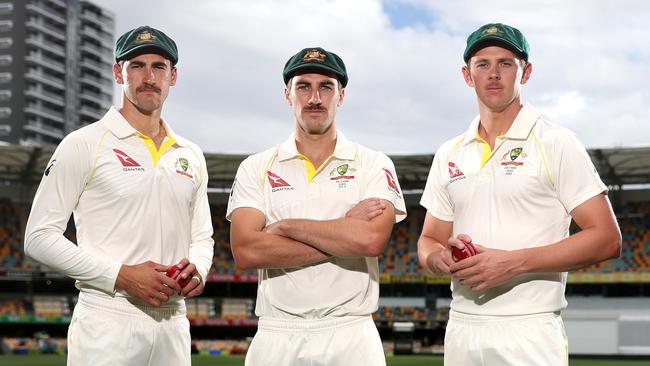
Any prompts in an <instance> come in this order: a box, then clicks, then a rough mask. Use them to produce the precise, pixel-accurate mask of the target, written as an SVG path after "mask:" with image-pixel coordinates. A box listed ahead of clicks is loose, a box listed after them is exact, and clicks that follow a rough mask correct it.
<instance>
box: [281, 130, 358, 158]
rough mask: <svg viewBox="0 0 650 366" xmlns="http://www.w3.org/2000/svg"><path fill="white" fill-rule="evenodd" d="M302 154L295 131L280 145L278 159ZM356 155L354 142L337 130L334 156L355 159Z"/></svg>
mask: <svg viewBox="0 0 650 366" xmlns="http://www.w3.org/2000/svg"><path fill="white" fill-rule="evenodd" d="M300 155H301V154H300V153H299V152H298V148H297V147H296V134H295V132H294V133H292V134H291V135H290V136H289V138H287V139H286V140H285V141H284V142H283V143H282V144H281V145H280V147H279V149H278V159H279V160H280V161H283V160H288V159H292V158H295V157H297V156H300ZM355 155H356V151H355V148H354V144H353V143H352V142H350V140H348V139H347V138H346V137H345V135H343V132H341V131H339V130H336V147H334V153H333V154H332V156H334V157H335V158H337V159H339V160H354V157H355Z"/></svg>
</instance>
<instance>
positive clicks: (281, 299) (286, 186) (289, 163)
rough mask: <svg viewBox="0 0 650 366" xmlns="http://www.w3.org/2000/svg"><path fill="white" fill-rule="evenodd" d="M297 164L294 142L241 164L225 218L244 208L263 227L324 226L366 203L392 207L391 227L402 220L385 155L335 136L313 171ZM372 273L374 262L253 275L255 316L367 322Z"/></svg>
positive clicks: (374, 296)
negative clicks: (298, 222)
mask: <svg viewBox="0 0 650 366" xmlns="http://www.w3.org/2000/svg"><path fill="white" fill-rule="evenodd" d="M305 159H306V158H305V157H304V156H302V155H301V154H300V153H299V152H298V150H297V149H296V143H295V136H294V135H291V136H290V137H289V138H288V139H287V140H286V141H285V142H284V143H283V144H281V145H279V146H278V147H276V148H273V149H270V150H267V151H264V152H262V153H259V154H255V155H252V156H249V157H248V158H247V159H246V160H244V161H243V162H242V163H241V165H240V166H239V170H238V171H237V177H236V180H235V183H234V185H233V191H232V193H231V198H230V201H229V203H228V210H227V213H226V217H227V218H228V219H230V215H231V213H232V212H233V211H234V210H235V209H237V208H239V207H252V208H255V209H257V210H259V211H261V212H262V213H263V214H264V216H265V217H266V223H267V225H269V224H272V223H274V222H276V221H280V220H284V219H291V218H302V219H312V220H331V219H337V218H341V217H344V216H345V213H346V212H347V211H348V210H349V209H350V208H352V207H353V206H354V205H356V204H357V203H358V202H360V201H361V200H364V199H366V198H380V199H385V200H387V201H390V202H392V204H393V205H394V206H395V213H396V222H399V221H401V220H403V219H404V218H405V217H406V207H405V204H404V199H403V196H402V193H401V189H400V187H399V183H398V181H397V176H396V174H395V168H394V166H393V162H392V161H391V160H390V158H388V157H387V156H386V155H385V154H382V153H379V152H375V151H371V150H369V149H367V148H365V147H363V146H361V145H359V144H355V143H352V142H350V141H348V140H347V139H346V138H345V136H343V134H342V133H341V132H340V131H337V141H336V148H335V150H334V154H333V155H332V156H331V157H330V158H329V159H328V160H326V161H325V163H323V165H322V167H321V168H320V169H318V170H316V171H315V172H314V171H312V172H309V171H308V170H307V169H306V164H305ZM314 173H315V174H314ZM310 177H311V179H310ZM378 272H379V269H378V265H377V257H346V258H340V257H333V258H330V259H329V260H326V261H324V262H320V263H316V264H312V265H306V266H302V267H298V268H285V269H261V270H259V280H258V290H257V304H256V309H255V313H256V314H257V315H258V316H260V317H272V318H285V319H297V318H304V319H322V318H326V317H335V316H346V315H368V314H371V313H373V312H374V311H376V310H377V303H378V300H379V273H378Z"/></svg>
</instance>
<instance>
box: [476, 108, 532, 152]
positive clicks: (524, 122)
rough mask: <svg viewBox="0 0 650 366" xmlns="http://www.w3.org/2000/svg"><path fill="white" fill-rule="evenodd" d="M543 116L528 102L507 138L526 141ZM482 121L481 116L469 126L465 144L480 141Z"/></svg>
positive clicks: (518, 115)
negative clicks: (479, 131) (479, 132)
mask: <svg viewBox="0 0 650 366" xmlns="http://www.w3.org/2000/svg"><path fill="white" fill-rule="evenodd" d="M540 116H541V114H540V113H539V112H538V111H537V109H536V108H535V107H534V106H533V105H532V104H530V103H528V102H526V103H525V104H524V106H523V108H521V110H520V111H519V113H518V114H517V118H515V120H514V122H513V123H512V126H510V128H509V129H508V132H506V134H505V137H506V139H509V140H525V139H526V138H527V137H528V135H529V134H530V131H531V130H532V129H533V127H534V126H535V122H537V120H538V119H539V117H540ZM480 121H481V116H480V115H479V116H476V118H474V120H473V121H472V123H471V124H470V125H469V128H468V129H467V132H465V139H464V141H463V144H469V143H470V142H476V141H479V134H478V126H479V123H480Z"/></svg>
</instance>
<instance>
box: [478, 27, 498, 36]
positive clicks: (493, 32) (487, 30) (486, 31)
mask: <svg viewBox="0 0 650 366" xmlns="http://www.w3.org/2000/svg"><path fill="white" fill-rule="evenodd" d="M495 33H499V28H497V27H490V28H488V29H486V30H484V31H483V34H481V35H482V36H484V35H487V34H495Z"/></svg>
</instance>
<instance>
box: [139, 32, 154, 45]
mask: <svg viewBox="0 0 650 366" xmlns="http://www.w3.org/2000/svg"><path fill="white" fill-rule="evenodd" d="M155 40H156V36H154V35H153V34H151V32H149V31H148V30H146V31H144V32H142V33H140V34H138V36H137V37H136V38H135V41H136V42H150V41H155Z"/></svg>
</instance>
